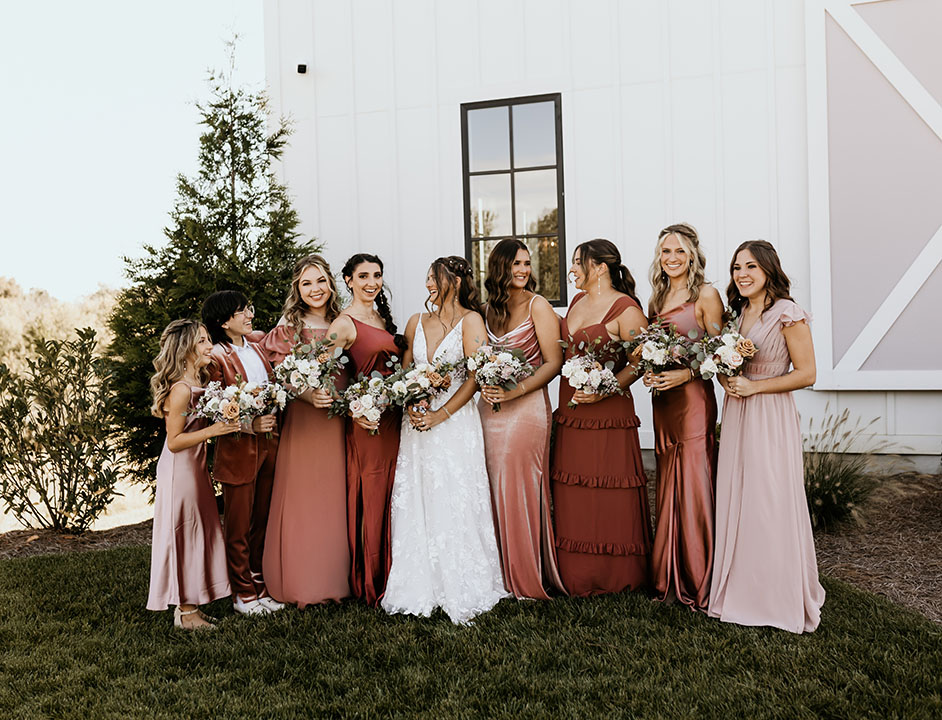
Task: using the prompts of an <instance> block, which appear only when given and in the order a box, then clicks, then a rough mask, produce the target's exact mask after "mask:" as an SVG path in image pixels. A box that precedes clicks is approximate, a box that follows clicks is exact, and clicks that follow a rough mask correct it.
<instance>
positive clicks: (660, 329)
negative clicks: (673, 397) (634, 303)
mask: <svg viewBox="0 0 942 720" xmlns="http://www.w3.org/2000/svg"><path fill="white" fill-rule="evenodd" d="M691 332H692V335H693V337H696V336H697V333H696V331H691ZM691 341H692V338H688V337H686V336H684V335H681V334H680V333H679V332H677V327H676V326H675V325H674V324H673V323H669V322H665V321H663V320H657V321H656V322H653V323H651V324H650V325H648V326H647V327H646V328H645V329H644V330H642V331H641V332H639V333H636V334H633V336H632V338H631V340H629V341H628V342H626V343H624V347H625V349H626V350H627V351H628V352H630V353H631V356H632V357H635V358H638V366H637V368H638V373H639V374H641V375H643V374H645V373H648V372H651V373H659V372H663V371H664V370H669V369H671V368H677V367H689V365H690V353H691V348H692V342H691ZM651 392H652V393H653V394H655V395H656V394H657V393H658V390H657V388H651Z"/></svg>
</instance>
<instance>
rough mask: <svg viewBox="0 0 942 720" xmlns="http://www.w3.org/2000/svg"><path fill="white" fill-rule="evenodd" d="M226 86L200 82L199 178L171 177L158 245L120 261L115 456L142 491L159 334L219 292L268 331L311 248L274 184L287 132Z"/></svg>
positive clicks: (155, 427)
mask: <svg viewBox="0 0 942 720" xmlns="http://www.w3.org/2000/svg"><path fill="white" fill-rule="evenodd" d="M230 60H231V61H233V58H232V56H230ZM230 79H231V65H230V71H229V73H228V74H227V73H223V74H211V75H210V77H209V85H210V99H209V100H208V101H207V102H205V103H198V104H197V109H198V110H199V113H200V121H199V124H200V126H201V127H202V128H203V134H202V135H201V136H200V145H199V148H200V149H199V172H198V173H197V175H196V176H195V177H192V178H189V177H185V176H183V175H180V176H179V177H178V178H177V199H176V202H175V204H174V208H173V210H172V212H171V213H170V220H171V222H170V226H169V227H168V228H166V229H165V230H164V235H166V244H164V245H160V246H152V245H145V246H144V257H143V258H140V259H130V258H125V266H126V270H125V273H126V275H127V277H128V279H129V280H130V285H129V286H128V287H127V288H126V289H124V290H123V291H122V292H121V294H120V295H119V296H118V300H117V304H116V306H115V310H114V312H113V314H112V316H111V319H110V322H109V327H110V328H111V331H112V333H113V334H114V340H113V341H112V343H111V346H110V347H109V348H108V356H109V358H110V359H111V360H112V361H113V362H114V375H115V391H116V393H117V395H118V398H119V400H120V403H119V411H118V417H119V421H120V423H121V426H122V428H123V430H124V436H123V440H122V450H123V451H124V452H125V454H126V456H127V457H128V459H129V460H130V461H131V462H132V463H133V464H134V466H135V468H136V470H137V474H136V477H138V478H140V479H141V480H142V481H145V482H152V481H153V478H154V471H155V468H156V463H157V457H158V456H159V454H160V450H161V446H162V443H163V422H162V421H161V420H160V419H159V418H155V417H152V416H151V414H150V403H151V397H150V386H149V384H148V383H149V378H150V376H151V374H153V372H154V368H153V364H152V363H153V359H154V357H155V356H156V355H157V351H158V346H159V339H160V333H161V331H162V330H163V328H164V327H166V325H167V324H168V323H169V322H170V321H171V320H174V319H176V318H185V317H199V314H200V308H201V305H202V302H203V300H204V299H205V298H206V296H208V295H210V294H211V293H213V292H215V291H217V290H226V289H232V290H241V291H242V292H244V293H245V295H246V296H247V297H248V298H249V299H250V300H251V302H252V303H253V304H254V306H255V314H256V326H257V328H259V329H267V328H269V327H272V326H273V325H274V324H275V323H276V322H277V321H278V318H279V317H280V315H281V308H282V305H283V303H284V298H285V293H286V292H287V290H288V287H289V286H290V284H291V273H292V269H293V266H294V263H295V261H296V260H297V259H298V258H299V257H300V256H302V255H305V254H307V253H310V252H315V251H317V250H319V249H320V248H319V246H316V245H315V244H314V243H313V241H303V242H302V241H299V239H298V238H299V237H300V233H299V232H298V231H297V227H298V225H299V223H300V221H299V219H298V215H297V213H296V212H295V210H294V209H293V208H292V206H291V200H290V197H289V195H288V190H287V188H286V187H285V186H284V185H282V184H281V183H279V182H278V179H277V177H276V176H275V172H274V163H275V162H276V161H277V160H278V159H279V158H280V157H281V155H282V152H283V151H284V148H285V145H286V144H287V139H288V136H289V134H290V128H289V126H288V124H287V123H286V121H284V120H281V121H280V122H277V123H275V124H274V129H273V132H271V133H269V132H268V129H267V128H268V122H269V111H268V102H267V99H266V96H265V94H264V93H250V92H248V91H247V90H245V89H243V88H233V87H232V85H231V82H230Z"/></svg>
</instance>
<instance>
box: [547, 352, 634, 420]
mask: <svg viewBox="0 0 942 720" xmlns="http://www.w3.org/2000/svg"><path fill="white" fill-rule="evenodd" d="M561 344H564V343H561ZM579 349H580V350H584V352H585V354H583V355H573V356H572V357H571V358H569V359H568V360H567V361H566V362H564V363H563V367H562V370H561V371H560V374H561V375H562V376H563V377H564V378H566V381H567V382H568V383H569V384H570V385H571V386H572V389H573V390H575V391H576V392H578V391H580V390H581V391H582V392H584V393H587V394H589V395H621V394H622V392H623V391H622V389H621V385H619V384H618V378H616V377H615V372H614V368H615V362H614V361H613V360H608V361H605V362H602V361H601V359H600V358H599V355H598V354H597V352H596V349H595V344H592V345H590V346H589V347H588V348H586V347H585V345H584V344H583V343H579ZM567 405H569V407H571V408H574V407H576V406H577V403H574V402H573V401H572V400H570V401H569V402H568V403H567Z"/></svg>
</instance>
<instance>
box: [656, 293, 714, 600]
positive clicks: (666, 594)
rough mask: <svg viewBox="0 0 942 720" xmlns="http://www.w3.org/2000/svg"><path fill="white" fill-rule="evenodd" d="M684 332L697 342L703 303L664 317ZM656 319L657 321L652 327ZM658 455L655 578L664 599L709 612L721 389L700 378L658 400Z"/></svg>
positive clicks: (661, 316)
mask: <svg viewBox="0 0 942 720" xmlns="http://www.w3.org/2000/svg"><path fill="white" fill-rule="evenodd" d="M658 318H660V319H662V320H665V321H667V322H670V323H671V324H672V325H674V327H676V329H677V331H678V332H679V333H680V334H681V335H684V336H687V337H690V336H689V333H690V332H691V331H694V332H696V334H697V338H698V339H699V338H700V337H702V336H703V331H702V330H701V329H700V327H699V326H698V325H697V313H696V303H693V302H688V303H684V304H683V305H680V306H679V307H676V308H673V309H672V310H669V311H667V312H666V313H662V314H661V315H659V316H658ZM653 319H655V318H652V320H653ZM651 404H652V406H653V410H654V453H655V458H656V460H657V499H656V501H655V507H656V513H655V520H656V523H657V526H656V530H655V532H654V549H653V551H652V553H651V574H652V576H653V579H654V589H655V590H656V591H657V595H658V597H659V598H660V599H661V600H668V599H669V598H672V597H673V598H676V599H677V600H679V601H680V602H682V603H683V604H684V605H687V606H688V607H690V608H693V609H696V610H702V611H704V612H705V611H706V609H707V604H708V603H709V600H710V580H711V577H712V572H713V514H714V492H715V488H716V396H715V395H714V394H713V382H712V381H711V380H702V379H700V378H695V379H693V380H690V381H689V382H685V383H684V384H683V385H679V386H677V387H675V388H671V389H670V390H665V391H662V392H659V393H657V394H655V395H654V396H653V398H652V400H651Z"/></svg>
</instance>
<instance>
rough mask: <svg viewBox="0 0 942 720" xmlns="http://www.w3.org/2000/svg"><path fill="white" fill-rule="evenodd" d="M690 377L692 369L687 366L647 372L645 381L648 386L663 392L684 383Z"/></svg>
mask: <svg viewBox="0 0 942 720" xmlns="http://www.w3.org/2000/svg"><path fill="white" fill-rule="evenodd" d="M690 378H691V376H690V371H689V370H687V368H679V369H677V370H662V371H661V372H659V373H652V372H646V373H645V374H644V380H643V382H644V384H645V386H646V387H649V388H653V389H654V390H657V391H659V392H663V391H664V390H670V389H671V388H675V387H679V386H680V385H683V384H684V383H685V382H687V381H688V380H690Z"/></svg>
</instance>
